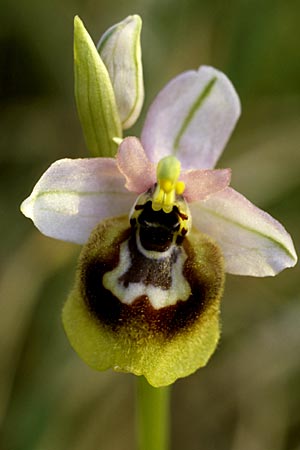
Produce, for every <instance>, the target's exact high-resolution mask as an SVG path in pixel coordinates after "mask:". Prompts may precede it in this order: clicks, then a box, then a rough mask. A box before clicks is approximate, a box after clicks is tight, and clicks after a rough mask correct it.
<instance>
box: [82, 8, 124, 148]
mask: <svg viewBox="0 0 300 450" xmlns="http://www.w3.org/2000/svg"><path fill="white" fill-rule="evenodd" d="M74 77H75V97H76V104H77V110H78V115H79V119H80V122H81V125H82V129H83V132H84V137H85V140H86V143H87V147H88V149H89V151H90V152H91V154H92V155H94V156H114V155H115V154H116V151H117V148H118V147H117V144H116V143H115V142H114V140H113V138H115V137H122V128H121V123H120V118H119V113H118V109H117V104H116V99H115V94H114V91H113V87H112V84H111V81H110V78H109V74H108V72H107V69H106V67H105V65H104V63H103V61H102V60H101V58H100V55H99V53H98V52H97V49H96V47H95V45H94V43H93V41H92V39H91V37H90V35H89V34H88V32H87V31H86V29H85V28H84V25H83V23H82V21H81V20H80V19H79V17H78V16H76V17H75V20H74Z"/></svg>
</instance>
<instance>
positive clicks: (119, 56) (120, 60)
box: [97, 15, 144, 129]
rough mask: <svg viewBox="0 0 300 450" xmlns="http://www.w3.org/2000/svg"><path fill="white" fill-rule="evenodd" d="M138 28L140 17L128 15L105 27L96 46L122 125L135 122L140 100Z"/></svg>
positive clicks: (139, 44) (141, 77)
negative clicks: (106, 71) (106, 73)
mask: <svg viewBox="0 0 300 450" xmlns="http://www.w3.org/2000/svg"><path fill="white" fill-rule="evenodd" d="M141 29H142V20H141V18H140V17H139V16H138V15H133V16H129V17H127V18H126V19H125V20H123V21H122V22H120V23H118V24H116V25H114V26H112V27H111V28H109V29H108V30H107V32H106V33H104V35H103V36H102V38H101V39H100V41H99V44H98V46H97V47H98V51H99V52H100V55H101V58H102V60H103V62H104V64H105V65H106V67H107V70H108V73H109V75H110V79H111V82H112V85H113V88H114V92H115V96H116V101H117V105H118V110H119V114H120V118H121V122H122V127H123V128H124V129H127V128H130V127H131V126H132V125H133V124H134V123H135V121H136V120H137V118H138V117H139V115H140V112H141V109H142V106H143V101H144V83H143V68H142V58H141V43H140V35H141Z"/></svg>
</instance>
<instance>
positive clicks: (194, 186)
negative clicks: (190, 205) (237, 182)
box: [180, 169, 231, 202]
mask: <svg viewBox="0 0 300 450" xmlns="http://www.w3.org/2000/svg"><path fill="white" fill-rule="evenodd" d="M230 178H231V170H230V169H217V170H210V169H206V170H201V169H200V170H187V171H186V172H183V173H182V175H181V177H180V179H181V180H182V181H184V183H185V191H184V198H185V199H186V200H187V201H188V202H195V201H197V200H198V201H199V200H204V199H206V198H207V197H209V196H210V195H212V194H215V193H216V192H219V191H222V190H223V189H225V188H226V187H227V186H228V185H229V183H230Z"/></svg>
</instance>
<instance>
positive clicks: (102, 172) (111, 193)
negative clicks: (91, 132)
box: [21, 158, 135, 244]
mask: <svg viewBox="0 0 300 450" xmlns="http://www.w3.org/2000/svg"><path fill="white" fill-rule="evenodd" d="M134 200H135V196H134V195H132V194H130V193H129V192H128V191H127V190H126V189H125V188H124V178H123V176H122V175H121V174H120V172H119V170H118V168H117V165H116V162H115V160H113V159H110V158H85V159H75V160H72V159H61V160H58V161H56V162H55V163H54V164H52V165H51V166H50V167H49V169H48V170H47V171H46V172H45V173H44V174H43V176H42V177H41V178H40V180H39V181H38V183H37V184H36V185H35V187H34V189H33V191H32V194H31V195H30V197H28V198H27V199H26V200H25V201H24V202H23V203H22V205H21V211H22V212H23V214H24V215H25V216H26V217H29V218H30V219H32V221H33V222H34V224H35V225H36V227H37V228H38V229H39V230H40V231H41V232H42V233H44V234H45V235H46V236H50V237H54V238H56V239H61V240H63V241H71V242H75V243H77V244H83V243H84V242H86V241H87V239H88V237H89V235H90V233H91V231H92V229H93V228H94V227H95V225H97V223H98V222H99V221H100V220H102V219H103V218H105V217H110V216H118V215H121V214H128V211H129V210H130V208H131V206H132V204H133V203H134Z"/></svg>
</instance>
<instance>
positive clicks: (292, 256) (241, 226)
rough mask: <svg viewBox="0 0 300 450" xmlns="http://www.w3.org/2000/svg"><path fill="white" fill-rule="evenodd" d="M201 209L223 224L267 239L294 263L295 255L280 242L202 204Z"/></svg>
mask: <svg viewBox="0 0 300 450" xmlns="http://www.w3.org/2000/svg"><path fill="white" fill-rule="evenodd" d="M201 209H203V210H204V211H206V212H208V213H209V214H211V215H212V216H214V217H217V218H219V219H221V220H223V221H224V222H228V223H232V224H233V225H235V226H237V227H239V228H242V229H243V230H246V231H249V232H251V233H253V234H256V235H257V236H260V237H263V238H264V239H267V240H269V241H271V242H273V243H274V244H276V245H277V246H278V247H279V248H281V249H282V250H284V252H285V253H286V254H287V255H288V256H289V257H291V258H292V259H293V260H294V261H295V260H296V259H295V255H294V254H293V253H292V252H291V251H290V250H289V249H288V248H287V247H286V246H285V245H283V244H282V243H281V242H280V241H278V240H277V239H275V238H273V237H271V236H268V235H267V234H264V233H262V232H261V231H258V230H255V229H254V228H250V227H247V226H246V225H243V224H241V223H240V222H237V221H235V220H231V219H228V218H227V217H225V216H223V215H221V214H219V213H217V212H215V211H213V210H211V209H209V208H205V207H204V206H203V204H201Z"/></svg>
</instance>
